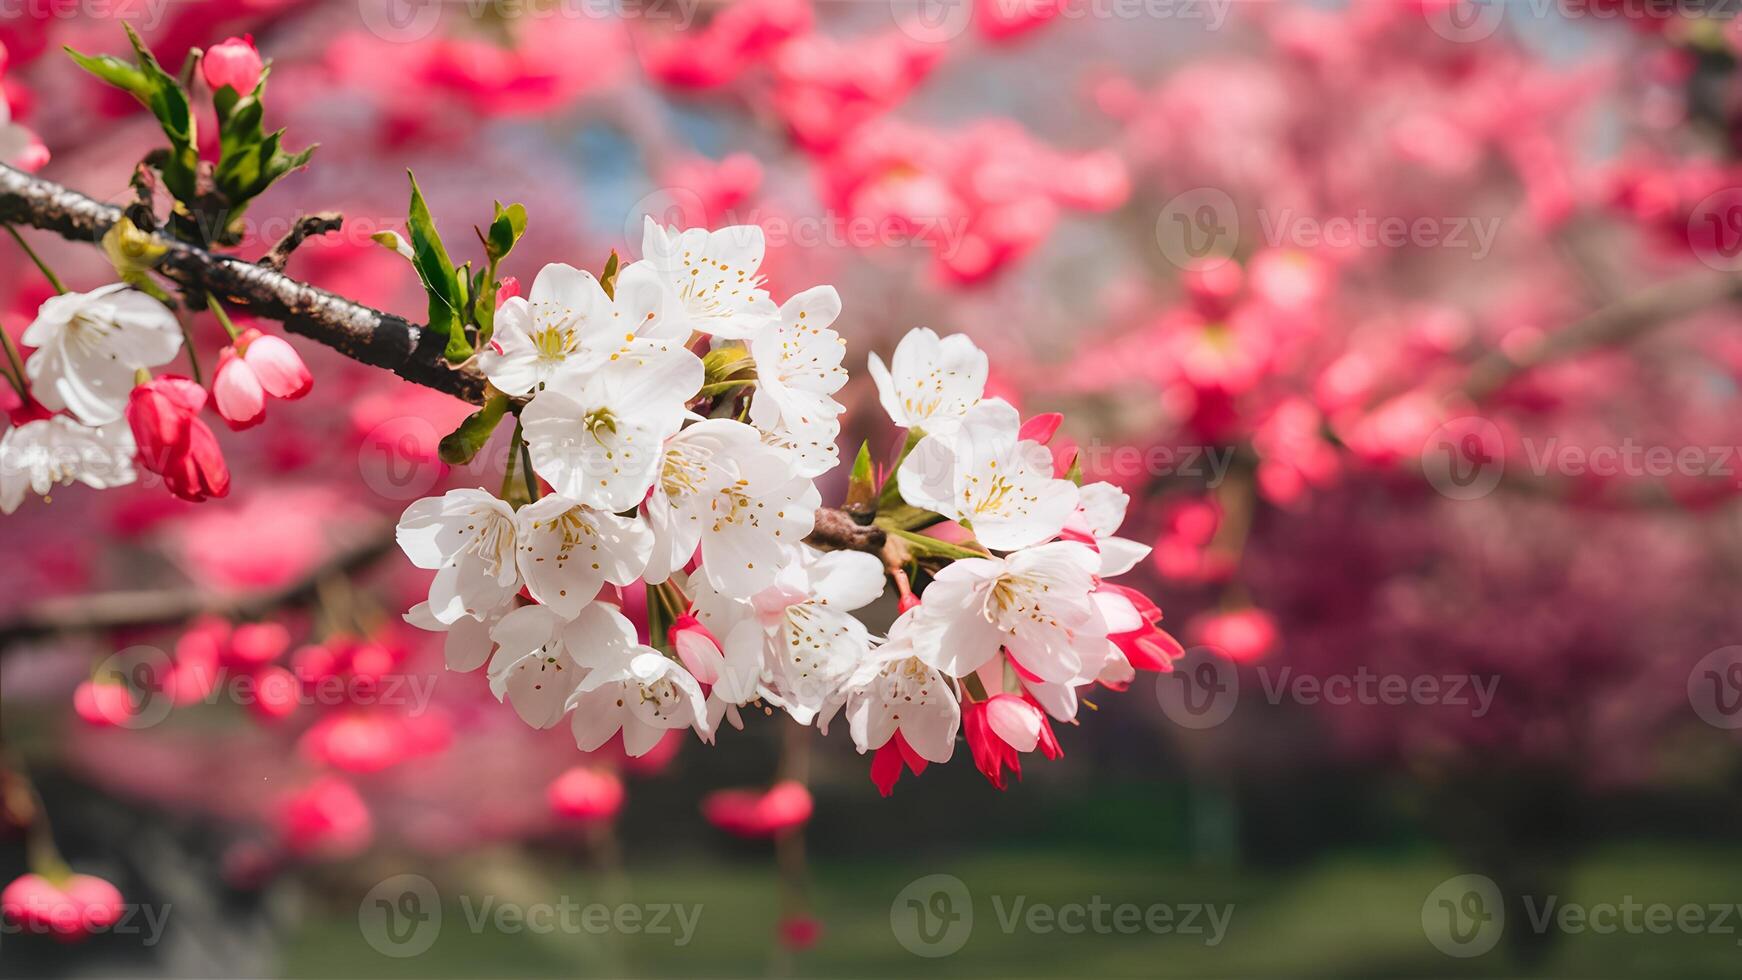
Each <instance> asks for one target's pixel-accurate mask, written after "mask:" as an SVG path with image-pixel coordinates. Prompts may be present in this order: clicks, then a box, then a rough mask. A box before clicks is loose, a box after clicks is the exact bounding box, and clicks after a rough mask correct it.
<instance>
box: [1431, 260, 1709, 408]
mask: <svg viewBox="0 0 1742 980" xmlns="http://www.w3.org/2000/svg"><path fill="white" fill-rule="evenodd" d="M1736 300H1742V276H1735V275H1713V274H1710V273H1706V274H1701V275H1696V276H1689V277H1687V278H1684V279H1676V280H1672V281H1669V282H1661V283H1657V284H1655V285H1652V286H1647V287H1645V288H1644V289H1641V290H1639V291H1638V292H1636V293H1633V294H1631V295H1628V296H1625V297H1623V298H1621V299H1618V300H1616V301H1615V302H1613V303H1610V304H1609V305H1608V306H1605V307H1602V308H1601V309H1599V310H1597V311H1596V312H1594V313H1592V314H1590V315H1589V316H1586V317H1585V318H1583V319H1581V320H1577V321H1575V322H1573V323H1570V324H1568V325H1566V326H1565V327H1563V328H1561V329H1559V330H1556V331H1555V332H1554V333H1551V334H1548V335H1546V336H1544V337H1543V338H1542V339H1541V340H1539V341H1537V342H1536V343H1535V344H1532V345H1530V346H1529V347H1527V348H1525V349H1524V350H1522V351H1514V352H1512V353H1507V352H1506V351H1504V350H1501V349H1499V348H1495V349H1494V350H1492V351H1489V352H1488V353H1487V354H1485V355H1483V356H1482V357H1481V358H1480V359H1479V360H1477V361H1476V362H1475V363H1474V364H1473V365H1471V367H1470V373H1469V374H1468V375H1467V376H1466V377H1465V380H1464V383H1463V385H1462V386H1460V390H1461V391H1462V393H1463V394H1464V395H1465V396H1467V397H1469V398H1470V399H1471V400H1472V401H1481V400H1482V399H1483V398H1485V397H1487V396H1489V395H1492V394H1493V393H1494V392H1496V391H1498V390H1499V389H1500V388H1502V387H1503V386H1505V384H1506V383H1507V382H1509V381H1511V380H1512V379H1514V378H1516V377H1518V376H1519V375H1521V374H1524V373H1525V372H1527V371H1529V370H1531V369H1532V368H1535V367H1539V366H1541V365H1543V364H1547V363H1549V362H1551V361H1555V360H1558V359H1560V358H1563V357H1567V356H1570V355H1573V354H1578V353H1582V352H1584V351H1587V350H1594V349H1597V348H1600V347H1615V346H1620V345H1622V344H1626V343H1628V342H1630V341H1632V340H1634V339H1636V338H1638V337H1640V336H1641V335H1643V334H1645V333H1647V332H1649V331H1650V330H1652V329H1653V328H1655V327H1658V326H1662V325H1664V324H1666V323H1670V322H1673V321H1675V320H1679V319H1681V318H1683V317H1686V316H1691V315H1692V314H1695V313H1698V312H1700V311H1701V310H1704V309H1707V308H1709V307H1712V306H1716V305H1718V304H1720V303H1727V302H1734V301H1736Z"/></svg>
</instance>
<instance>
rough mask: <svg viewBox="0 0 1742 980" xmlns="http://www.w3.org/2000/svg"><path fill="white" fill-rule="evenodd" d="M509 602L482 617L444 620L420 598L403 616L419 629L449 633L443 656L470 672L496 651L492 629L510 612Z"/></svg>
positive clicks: (450, 666) (451, 666) (453, 665)
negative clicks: (436, 615)
mask: <svg viewBox="0 0 1742 980" xmlns="http://www.w3.org/2000/svg"><path fill="white" fill-rule="evenodd" d="M508 612H509V608H508V606H506V605H502V606H498V607H496V608H495V609H493V610H491V611H490V612H489V613H487V614H486V615H485V616H484V618H483V619H473V618H472V617H470V616H461V617H460V618H459V619H456V620H454V621H453V622H451V623H444V622H442V621H441V620H439V619H436V618H435V614H434V613H432V612H430V608H429V603H428V602H420V603H418V604H417V605H415V606H412V607H411V608H410V609H407V610H406V611H405V616H404V617H402V618H404V620H405V621H406V622H407V623H409V624H411V625H412V626H415V627H417V628H418V629H420V630H428V631H429V632H431V633H446V634H447V639H446V640H443V641H442V656H443V657H444V658H445V659H446V660H447V666H448V669H449V670H451V671H455V672H457V673H461V674H469V673H471V672H472V671H474V670H477V669H478V668H479V667H482V666H484V664H485V662H487V661H488V660H489V659H490V654H491V653H493V652H495V649H496V641H494V640H492V639H490V631H491V630H492V629H495V628H496V624H497V623H499V622H501V621H502V617H503V616H504V615H507V613H508Z"/></svg>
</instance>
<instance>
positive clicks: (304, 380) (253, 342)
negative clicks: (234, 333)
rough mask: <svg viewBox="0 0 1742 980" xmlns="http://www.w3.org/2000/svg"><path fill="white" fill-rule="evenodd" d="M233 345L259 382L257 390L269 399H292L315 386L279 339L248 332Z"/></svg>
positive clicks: (293, 351)
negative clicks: (259, 388)
mask: <svg viewBox="0 0 1742 980" xmlns="http://www.w3.org/2000/svg"><path fill="white" fill-rule="evenodd" d="M236 345H237V347H238V349H240V350H241V351H242V359H243V360H244V361H246V362H248V366H249V367H250V368H253V369H254V375H255V377H258V378H259V379H260V387H262V388H264V389H266V393H267V394H269V395H271V396H272V397H274V398H283V399H285V400H287V401H291V400H295V399H298V398H301V397H302V396H304V395H306V394H308V393H309V389H311V388H313V387H314V386H315V379H314V375H312V374H310V373H309V370H308V365H306V364H304V363H303V362H302V355H300V354H298V353H297V352H296V348H294V347H292V346H290V344H289V342H287V341H286V340H285V339H284V338H283V337H277V336H274V335H272V334H266V333H261V332H260V331H259V330H249V331H247V332H246V333H244V334H243V335H242V337H241V339H240V340H238V341H237V342H236Z"/></svg>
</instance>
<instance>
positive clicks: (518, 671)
mask: <svg viewBox="0 0 1742 980" xmlns="http://www.w3.org/2000/svg"><path fill="white" fill-rule="evenodd" d="M606 608H607V607H605V606H604V605H603V604H596V605H595V606H589V607H588V608H587V609H585V610H583V611H582V613H581V614H580V615H579V616H577V617H576V618H575V619H574V620H573V621H568V620H565V619H563V617H562V616H560V615H558V614H557V613H556V612H555V610H552V609H551V608H550V607H548V606H538V605H532V606H521V607H520V608H518V609H515V610H514V611H512V612H510V613H508V614H507V615H506V616H503V617H502V619H501V621H500V622H498V623H497V624H496V625H495V626H493V627H491V629H490V639H491V640H492V641H494V642H495V644H496V647H497V649H496V655H495V656H494V657H492V658H491V659H490V692H491V693H492V694H495V695H496V699H497V700H498V701H503V700H506V701H507V702H508V703H509V704H510V705H512V706H513V707H514V713H515V714H518V715H519V716H520V720H521V721H524V722H526V723H527V724H528V725H531V726H532V727H533V728H550V727H552V726H554V725H555V724H556V723H557V722H559V721H561V720H562V717H563V715H565V714H567V713H568V710H569V709H568V701H569V696H570V695H571V694H573V693H574V692H575V688H576V686H577V685H579V684H580V683H581V679H582V678H583V677H584V676H585V674H586V669H585V668H584V667H583V666H582V665H581V664H580V663H579V662H577V660H576V657H575V653H576V652H577V651H581V650H590V651H597V650H598V649H599V645H600V644H601V643H611V642H614V641H617V640H618V639H619V637H620V634H619V633H618V631H617V630H616V629H615V628H614V624H612V623H611V621H610V619H609V613H607V612H606V611H605V609H606ZM607 627H609V628H607ZM633 639H634V634H633V633H631V635H630V641H631V642H632V641H633ZM624 646H625V648H626V644H625V645H624Z"/></svg>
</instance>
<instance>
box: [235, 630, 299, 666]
mask: <svg viewBox="0 0 1742 980" xmlns="http://www.w3.org/2000/svg"><path fill="white" fill-rule="evenodd" d="M288 649H290V630H288V629H286V628H285V626H284V624H283V623H272V622H267V623H243V624H242V625H241V626H238V627H236V628H235V630H234V631H232V632H231V633H230V647H229V650H228V651H227V653H228V657H227V659H228V660H229V661H230V665H231V666H233V667H240V668H243V669H246V670H253V669H255V668H257V667H264V666H266V665H268V664H270V663H272V662H273V661H275V660H277V659H278V658H279V657H281V656H283V655H284V651H286V650H288Z"/></svg>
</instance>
